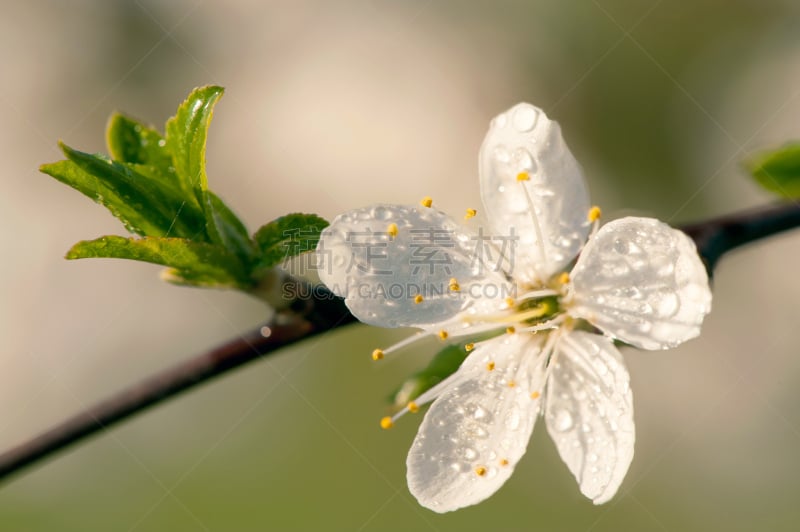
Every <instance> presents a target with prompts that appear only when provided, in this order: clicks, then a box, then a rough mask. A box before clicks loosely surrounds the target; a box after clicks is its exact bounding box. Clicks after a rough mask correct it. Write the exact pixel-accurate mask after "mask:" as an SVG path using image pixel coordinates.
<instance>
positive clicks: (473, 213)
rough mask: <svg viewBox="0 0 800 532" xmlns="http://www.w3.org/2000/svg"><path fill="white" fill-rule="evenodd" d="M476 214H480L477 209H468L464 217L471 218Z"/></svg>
mask: <svg viewBox="0 0 800 532" xmlns="http://www.w3.org/2000/svg"><path fill="white" fill-rule="evenodd" d="M476 214H478V211H476V210H475V209H467V214H465V215H464V219H465V220H469V219H470V218H474V217H475V215H476Z"/></svg>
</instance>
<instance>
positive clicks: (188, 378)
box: [0, 288, 355, 479]
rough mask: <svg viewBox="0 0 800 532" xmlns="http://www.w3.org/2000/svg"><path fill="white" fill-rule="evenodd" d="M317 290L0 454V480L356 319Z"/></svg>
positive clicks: (322, 291)
mask: <svg viewBox="0 0 800 532" xmlns="http://www.w3.org/2000/svg"><path fill="white" fill-rule="evenodd" d="M313 294H314V295H315V297H316V299H314V300H311V301H298V302H296V303H295V305H294V307H295V308H294V309H293V310H289V311H286V312H283V313H280V314H277V315H276V318H275V319H274V320H273V323H270V324H269V325H268V326H265V327H262V328H261V329H259V330H256V331H251V332H249V333H246V334H244V335H242V336H240V337H238V338H236V339H234V340H232V341H230V342H228V343H226V344H223V345H220V346H219V347H217V348H215V349H212V350H211V351H209V352H206V353H203V354H201V355H198V356H195V357H192V358H189V359H188V360H185V361H183V362H181V363H179V364H177V365H175V366H173V367H171V368H168V369H166V370H164V371H162V372H160V373H158V374H156V375H153V376H152V377H150V378H148V379H145V380H143V381H142V382H140V383H138V384H136V385H134V386H132V387H130V388H128V389H126V390H123V391H122V392H120V393H118V394H116V395H114V396H113V397H110V398H109V399H107V400H105V401H102V402H100V403H98V404H96V405H94V406H92V407H90V408H88V409H87V410H85V411H84V412H81V413H80V414H78V415H76V416H74V417H72V418H70V419H67V420H66V421H63V422H62V423H59V424H58V425H56V426H54V427H52V428H51V429H49V430H47V431H45V432H43V433H41V434H39V435H38V436H36V437H35V438H33V439H31V440H28V441H26V442H23V443H21V444H20V445H17V446H16V447H14V448H12V449H10V450H8V451H6V452H5V453H3V454H2V455H0V479H5V478H7V477H8V476H10V475H11V474H12V473H16V472H18V471H20V470H21V469H22V468H24V467H25V466H28V465H30V464H33V463H35V462H37V461H39V460H41V459H43V458H46V457H48V456H50V455H52V454H53V453H55V452H57V451H60V450H62V449H65V448H66V447H68V446H70V445H71V444H73V443H75V442H77V441H80V440H82V439H83V438H85V437H87V436H90V435H92V434H96V433H98V432H101V431H103V430H105V429H107V428H109V427H110V426H112V425H114V424H115V423H117V422H119V421H122V420H124V419H126V418H127V417H129V416H131V415H133V414H136V413H137V412H141V411H143V410H145V409H147V408H148V407H150V406H153V405H156V404H158V403H160V402H162V401H164V400H166V399H168V398H170V397H173V396H175V395H177V394H179V393H181V392H183V391H185V390H188V389H191V388H193V387H195V386H197V385H199V384H202V383H204V382H206V381H209V380H211V379H213V378H214V377H217V376H219V375H222V374H224V373H226V372H228V371H230V370H232V369H235V368H238V367H239V366H242V365H244V364H247V363H248V362H252V361H254V360H258V359H259V358H261V357H262V356H266V355H269V354H271V353H273V352H275V351H276V350H278V349H280V348H281V347H285V346H287V345H291V344H293V343H295V342H298V341H300V340H303V339H305V338H310V337H311V336H314V335H316V334H319V333H322V332H325V331H328V330H331V329H334V328H337V327H341V326H343V325H346V324H348V323H352V322H354V321H355V318H354V317H353V315H352V314H350V312H349V311H348V310H347V307H345V306H344V304H343V302H342V300H341V299H340V298H337V297H335V296H333V295H332V294H331V293H330V292H328V291H326V290H324V289H320V288H316V289H315V290H313Z"/></svg>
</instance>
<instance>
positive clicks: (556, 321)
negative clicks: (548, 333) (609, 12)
mask: <svg viewBox="0 0 800 532" xmlns="http://www.w3.org/2000/svg"><path fill="white" fill-rule="evenodd" d="M565 319H566V316H565V315H564V314H562V315H560V316H556V317H555V318H553V319H552V320H549V321H546V322H544V323H540V324H539V325H534V326H532V327H525V328H524V329H520V330H519V332H539V331H545V330H547V329H555V328H557V327H558V326H559V325H560V324H561V323H563V322H564V320H565Z"/></svg>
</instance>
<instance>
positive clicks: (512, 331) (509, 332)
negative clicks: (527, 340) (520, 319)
mask: <svg viewBox="0 0 800 532" xmlns="http://www.w3.org/2000/svg"><path fill="white" fill-rule="evenodd" d="M515 332H517V330H516V329H515V328H514V327H506V333H507V334H514V333H515Z"/></svg>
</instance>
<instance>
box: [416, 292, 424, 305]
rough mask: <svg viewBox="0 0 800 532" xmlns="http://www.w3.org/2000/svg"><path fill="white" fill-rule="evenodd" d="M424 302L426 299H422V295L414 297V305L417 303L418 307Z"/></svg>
mask: <svg viewBox="0 0 800 532" xmlns="http://www.w3.org/2000/svg"><path fill="white" fill-rule="evenodd" d="M424 300H425V298H424V297H422V296H421V295H420V294H417V295H415V296H414V303H416V304H417V305H419V304H420V303H422V302H423V301H424Z"/></svg>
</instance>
